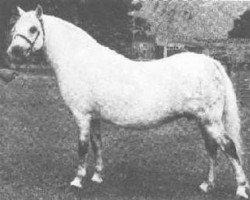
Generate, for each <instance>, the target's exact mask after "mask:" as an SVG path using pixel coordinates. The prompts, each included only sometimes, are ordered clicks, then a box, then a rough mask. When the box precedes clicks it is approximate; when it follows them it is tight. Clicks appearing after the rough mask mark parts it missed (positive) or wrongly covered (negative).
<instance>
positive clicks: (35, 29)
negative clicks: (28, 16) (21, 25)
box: [30, 26, 37, 34]
mask: <svg viewBox="0 0 250 200" xmlns="http://www.w3.org/2000/svg"><path fill="white" fill-rule="evenodd" d="M35 32H37V27H35V26H32V27H31V28H30V33H32V34H33V33H35Z"/></svg>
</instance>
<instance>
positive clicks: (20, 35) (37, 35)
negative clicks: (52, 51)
mask: <svg viewBox="0 0 250 200" xmlns="http://www.w3.org/2000/svg"><path fill="white" fill-rule="evenodd" d="M38 21H39V22H40V24H41V28H42V32H43V42H44V41H45V30H44V24H43V20H42V19H38ZM40 34H41V32H40V31H38V32H37V34H36V37H35V39H34V41H31V40H30V39H29V38H28V37H26V36H25V35H23V34H16V35H15V37H14V38H16V37H21V38H23V39H24V40H25V41H26V42H27V43H29V45H30V47H29V49H28V52H33V48H34V46H35V44H36V41H37V39H38V37H39V36H40Z"/></svg>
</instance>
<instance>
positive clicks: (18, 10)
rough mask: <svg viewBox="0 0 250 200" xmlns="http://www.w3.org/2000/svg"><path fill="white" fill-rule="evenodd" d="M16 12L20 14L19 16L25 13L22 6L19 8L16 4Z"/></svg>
mask: <svg viewBox="0 0 250 200" xmlns="http://www.w3.org/2000/svg"><path fill="white" fill-rule="evenodd" d="M17 12H18V15H20V16H21V15H23V14H24V13H25V11H24V10H23V9H22V8H20V7H19V6H17Z"/></svg>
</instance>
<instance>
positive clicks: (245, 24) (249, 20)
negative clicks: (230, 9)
mask: <svg viewBox="0 0 250 200" xmlns="http://www.w3.org/2000/svg"><path fill="white" fill-rule="evenodd" d="M229 37H231V38H250V10H247V11H246V12H245V13H244V14H243V15H241V16H240V18H239V19H235V20H234V28H233V30H231V31H230V32H229Z"/></svg>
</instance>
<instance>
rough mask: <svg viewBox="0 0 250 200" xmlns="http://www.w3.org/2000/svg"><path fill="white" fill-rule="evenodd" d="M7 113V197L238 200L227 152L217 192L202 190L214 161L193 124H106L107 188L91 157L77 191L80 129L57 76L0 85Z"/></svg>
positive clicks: (0, 191) (3, 143) (2, 145)
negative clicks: (143, 127) (95, 177)
mask: <svg viewBox="0 0 250 200" xmlns="http://www.w3.org/2000/svg"><path fill="white" fill-rule="evenodd" d="M0 111H1V115H0V125H1V129H0V199H1V200H9V199H10V200H33V199H34V200H43V199H44V200H50V199H51V200H60V199H67V200H76V199H98V200H99V199H100V200H105V199H107V200H110V199H118V200H127V199H138V200H144V199H157V200H158V199H165V200H168V199H172V200H184V199H187V200H190V199H192V200H208V199H211V200H212V199H213V200H214V199H225V200H226V199H227V200H228V199H235V189H236V183H235V181H234V177H233V173H232V169H231V168H230V166H229V165H228V162H227V161H226V159H225V158H224V156H221V155H220V158H219V161H220V164H219V167H218V170H217V173H218V180H217V187H216V189H215V190H214V191H213V192H212V193H210V194H208V195H205V194H203V193H201V192H200V191H199V190H198V185H199V184H200V183H201V182H202V181H203V180H204V178H205V177H206V175H207V164H208V160H207V157H206V151H205V149H204V143H203V141H202V139H201V135H200V132H199V129H198V127H197V125H196V124H195V123H194V122H193V121H188V120H186V119H181V120H179V121H176V122H172V123H170V124H166V125H164V126H162V127H160V128H157V129H151V130H147V131H133V130H125V129H120V128H117V127H114V126H111V125H108V124H102V135H103V141H104V155H103V156H104V164H105V170H104V175H105V177H104V183H103V184H101V185H96V184H94V183H92V182H91V181H90V177H91V175H92V173H93V156H92V153H90V156H89V163H90V166H89V171H88V177H87V179H86V182H85V183H84V188H83V189H82V190H75V189H72V188H70V187H69V183H70V181H71V180H72V178H73V177H74V174H75V172H74V170H75V169H76V166H77V134H78V130H77V126H76V124H75V122H74V119H73V117H72V115H71V114H70V112H69V110H68V109H67V108H66V106H65V105H64V103H63V101H62V99H61V97H60V95H59V90H58V87H57V84H56V81H55V78H53V77H51V76H26V75H22V76H19V77H18V78H17V79H16V80H14V81H13V82H11V83H10V84H9V85H3V84H2V85H0ZM241 115H242V122H243V136H244V141H246V147H247V143H249V144H250V136H249V133H250V130H249V127H248V125H249V124H250V109H249V108H247V107H243V108H241ZM247 134H248V135H247ZM248 141H249V142H248ZM249 152H250V151H249ZM248 157H249V154H246V160H248ZM249 158H250V157H249ZM248 165H249V164H248V162H246V164H245V168H246V171H247V174H249V172H250V171H249V169H248Z"/></svg>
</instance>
